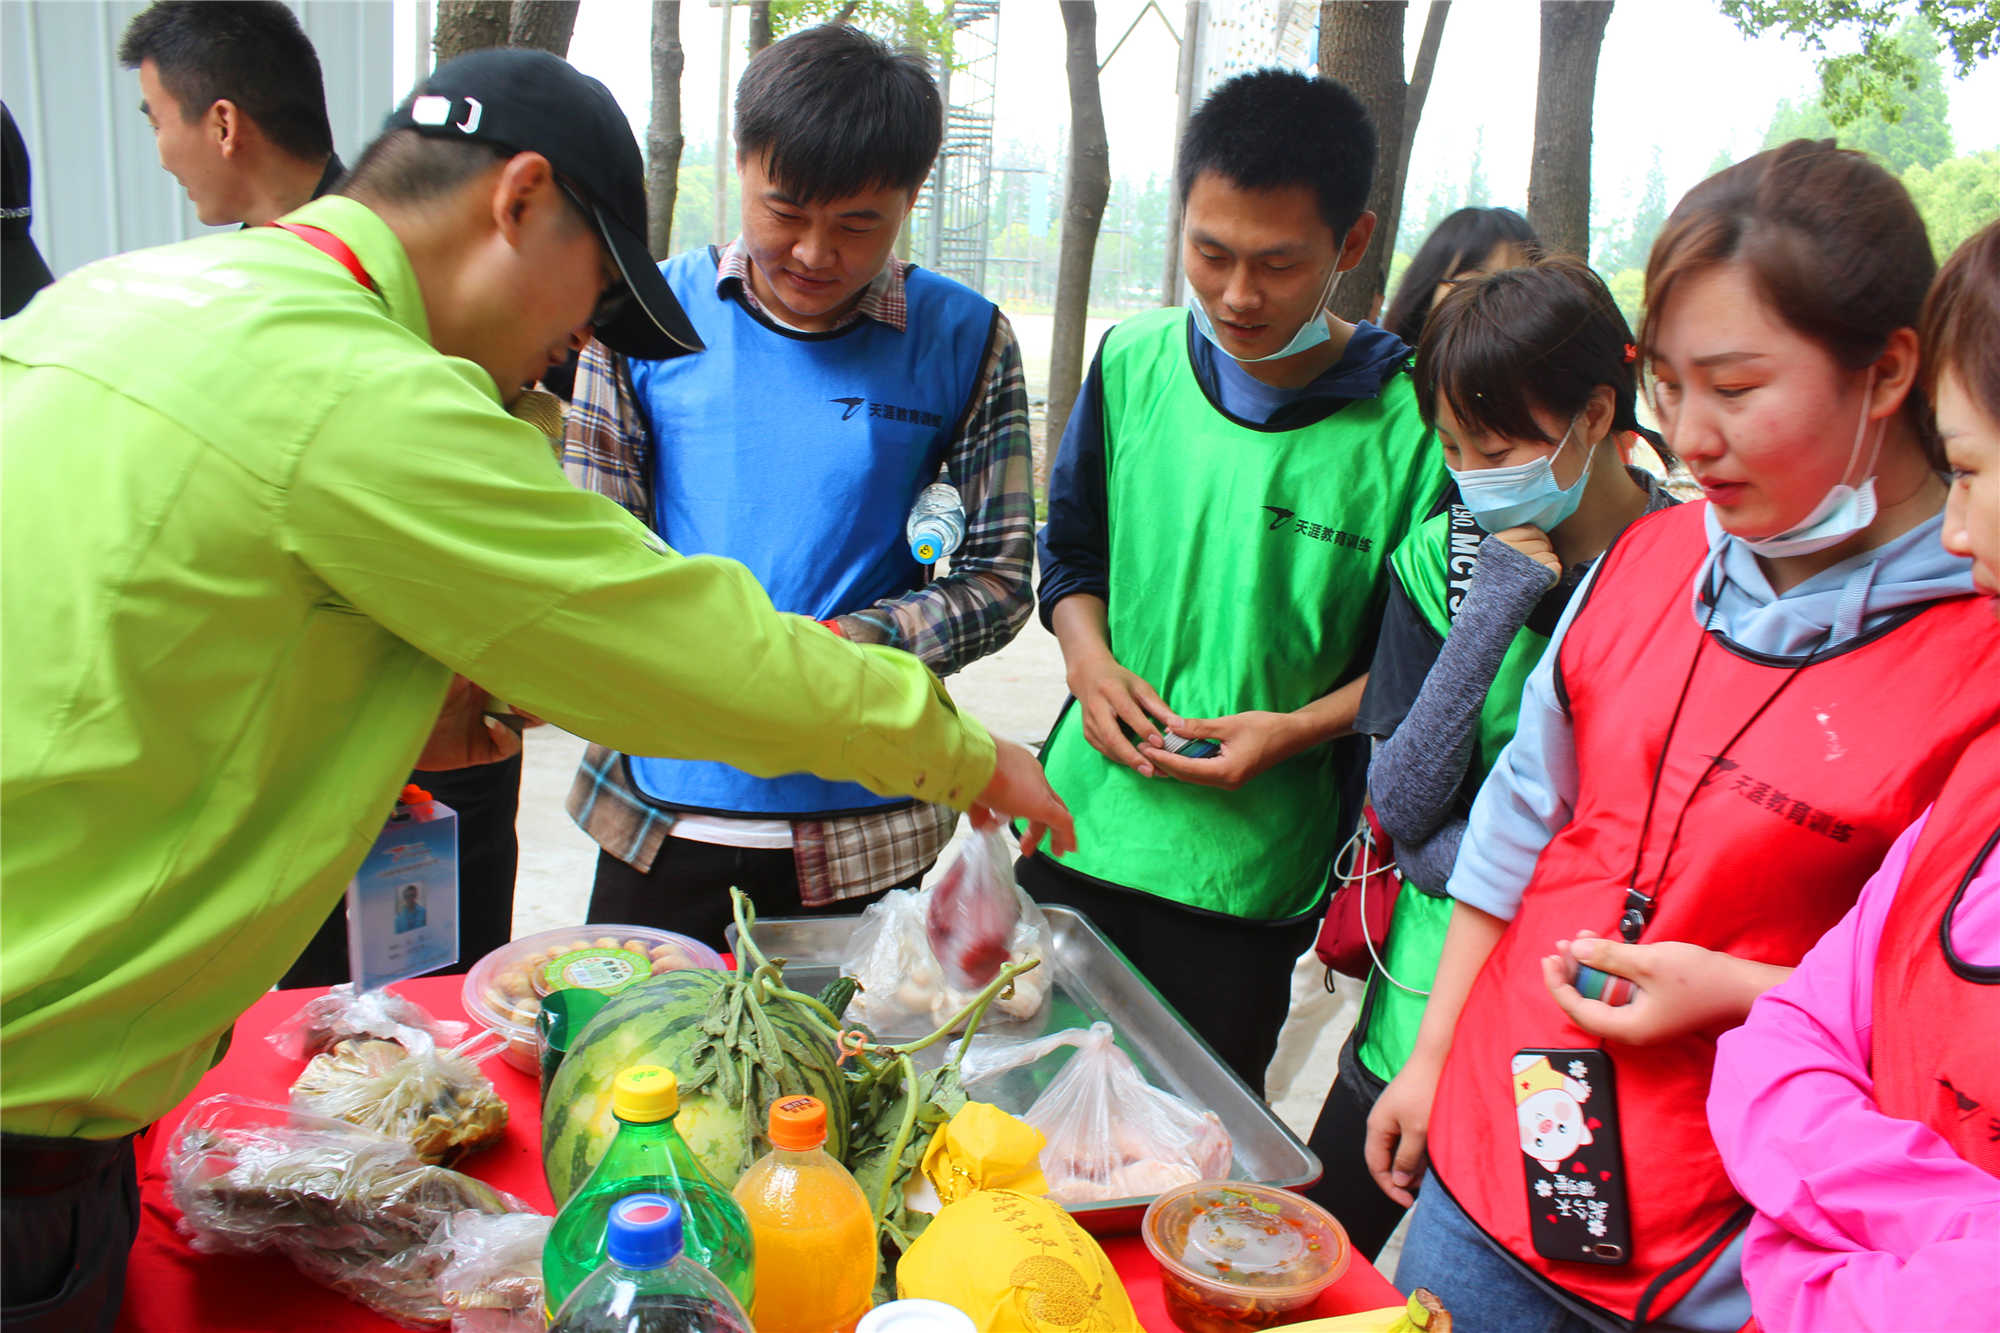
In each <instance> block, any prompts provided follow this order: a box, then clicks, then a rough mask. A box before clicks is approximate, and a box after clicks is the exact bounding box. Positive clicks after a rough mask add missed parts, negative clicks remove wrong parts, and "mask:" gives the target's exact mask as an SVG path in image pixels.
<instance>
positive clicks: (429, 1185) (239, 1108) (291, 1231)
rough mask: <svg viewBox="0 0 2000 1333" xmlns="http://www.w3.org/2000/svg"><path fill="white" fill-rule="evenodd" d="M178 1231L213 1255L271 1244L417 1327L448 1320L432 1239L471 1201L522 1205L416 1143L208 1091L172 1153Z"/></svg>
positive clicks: (495, 1206) (442, 1257)
mask: <svg viewBox="0 0 2000 1333" xmlns="http://www.w3.org/2000/svg"><path fill="white" fill-rule="evenodd" d="M166 1161H167V1189H168V1192H169V1193H170V1194H171V1195H172V1197H173V1201H174V1203H175V1205H176V1206H178V1207H179V1208H180V1210H181V1214H182V1216H181V1221H180V1229H181V1231H182V1232H183V1233H184V1234H185V1235H187V1236H188V1237H189V1238H190V1242H191V1243H192V1244H193V1246H194V1248H195V1249H197V1250H203V1251H207V1252H210V1253H216V1252H226V1251H235V1252H239V1253H245V1254H249V1253H256V1252H258V1251H265V1250H269V1251H275V1252H277V1253H278V1254H281V1255H283V1256H284V1257H285V1258H287V1259H289V1260H290V1261H291V1262H292V1264H293V1266H294V1267H296V1268H297V1269H298V1270H299V1271H300V1272H302V1273H304V1274H305V1275H306V1276H308V1277H310V1278H312V1279H313V1280H315V1281H317V1282H320V1283H323V1284H324V1285H326V1286H329V1287H331V1288H333V1289H334V1290H335V1291H338V1292H340V1293H341V1294H342V1295H344V1296H347V1297H350V1298H351V1299H353V1300H357V1301H359V1302H361V1303H362V1304H363V1305H366V1306H368V1307H369V1308H370V1309H372V1310H374V1311H376V1312H377V1313H379V1314H383V1315H386V1316H388V1317H389V1318H391V1319H394V1320H396V1321H398V1322H399V1323H403V1324H407V1325H409V1326H410V1327H412V1328H423V1327H430V1326H434V1325H440V1324H444V1323H447V1322H449V1321H450V1319H451V1318H452V1314H453V1311H452V1310H451V1309H450V1308H448V1307H447V1306H446V1305H445V1303H444V1302H443V1301H442V1300H440V1299H439V1295H438V1278H439V1275H440V1274H441V1273H442V1272H443V1270H444V1267H445V1264H446V1262H447V1260H448V1259H449V1258H450V1255H449V1253H448V1252H447V1251H445V1250H443V1249H440V1248H439V1247H437V1246H434V1245H432V1244H430V1243H429V1242H430V1241H431V1238H432V1236H433V1235H435V1234H436V1233H437V1231H438V1229H439V1227H440V1225H441V1224H443V1223H444V1222H445V1221H447V1220H448V1219H451V1218H454V1217H456V1216H457V1215H458V1214H460V1213H463V1212H466V1211H468V1210H470V1211H473V1212H477V1213H485V1214H490V1215H491V1214H501V1213H526V1212H531V1211H532V1210H531V1209H530V1208H529V1207H528V1205H526V1204H525V1203H523V1202H521V1200H519V1199H517V1198H515V1197H514V1196H512V1195H511V1194H505V1193H502V1192H501V1191H499V1190H496V1189H494V1188H493V1187H492V1186H490V1185H487V1184H485V1183H483V1182H481V1181H477V1180H474V1179H473V1178H472V1177H470V1176H465V1175H460V1174H459V1173H458V1172H456V1171H448V1170H446V1169H445V1168H443V1167H439V1166H427V1165H425V1164H424V1163H423V1162H421V1161H419V1160H418V1159H417V1157H416V1155H415V1154H414V1153H413V1152H411V1150H410V1145H409V1144H407V1143H401V1142H398V1141H397V1140H395V1139H391V1138H385V1137H384V1136H382V1135H380V1134H376V1133H374V1132H372V1131H370V1130H366V1129H362V1128H361V1127H360V1126H358V1125H350V1124H348V1123H347V1122H346V1121H343V1120H330V1119H327V1118H326V1117H324V1116H316V1115H311V1114H309V1113H307V1112H304V1111H300V1110H298V1109H297V1108H295V1107H289V1106H276V1105H272V1104H270V1103H266V1102H259V1101H254V1100H252V1099H250V1098H247V1097H237V1096H234V1095H231V1094H227V1093H225V1094H223V1095H221V1096H218V1097H210V1098H209V1099H208V1100H206V1101H204V1102H202V1103H200V1104H199V1105H197V1106H196V1107H195V1108H194V1109H193V1110H192V1111H190V1112H188V1116H187V1119H186V1120H185V1121H183V1122H182V1124H181V1127H180V1129H179V1130H177V1131H176V1132H175V1135H174V1138H173V1142H172V1143H171V1144H170V1145H169V1146H168V1150H167V1157H166Z"/></svg>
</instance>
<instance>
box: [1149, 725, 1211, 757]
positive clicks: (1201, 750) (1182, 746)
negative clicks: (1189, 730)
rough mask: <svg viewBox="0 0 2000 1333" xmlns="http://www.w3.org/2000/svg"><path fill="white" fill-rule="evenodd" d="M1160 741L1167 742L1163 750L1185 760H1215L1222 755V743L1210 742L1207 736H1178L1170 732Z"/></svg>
mask: <svg viewBox="0 0 2000 1333" xmlns="http://www.w3.org/2000/svg"><path fill="white" fill-rule="evenodd" d="M1160 739H1161V740H1163V741H1165V742H1166V744H1165V745H1163V746H1162V747H1161V748H1162V749H1164V750H1165V751H1166V752H1167V753H1168V754H1177V755H1179V756H1180V757H1181V758H1183V759H1213V758H1215V756H1217V755H1219V754H1221V753H1222V742H1221V741H1214V740H1209V739H1208V738H1207V737H1205V736H1204V737H1188V736H1176V735H1174V733H1173V732H1171V731H1170V732H1167V733H1166V734H1165V735H1164V736H1162V737H1161V738H1160Z"/></svg>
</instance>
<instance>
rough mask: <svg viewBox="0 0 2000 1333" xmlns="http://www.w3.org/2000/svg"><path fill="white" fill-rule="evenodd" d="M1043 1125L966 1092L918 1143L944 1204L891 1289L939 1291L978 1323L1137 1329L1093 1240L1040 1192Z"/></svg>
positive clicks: (1035, 1328) (1130, 1332) (986, 1327)
mask: <svg viewBox="0 0 2000 1333" xmlns="http://www.w3.org/2000/svg"><path fill="white" fill-rule="evenodd" d="M1041 1137H1042V1136H1041V1135H1040V1134H1038V1133H1037V1132H1036V1131H1035V1130H1034V1129H1033V1128H1032V1127H1030V1126H1028V1125H1025V1124H1023V1123H1022V1122H1020V1121H1019V1120H1017V1119H1016V1118H1015V1117H1013V1116H1010V1115H1007V1114H1006V1113H1005V1112H1003V1111H1001V1110H999V1109H998V1108H997V1107H994V1106H990V1105H986V1104H983V1103H980V1102H968V1103H967V1104H966V1105H965V1106H964V1107H963V1108H962V1109H961V1110H960V1111H959V1112H958V1114H956V1115H955V1116H953V1117H952V1118H951V1119H950V1120H949V1121H947V1122H946V1123H945V1124H944V1125H943V1126H941V1127H940V1128H939V1130H938V1132H937V1135H936V1137H935V1138H934V1139H933V1140H932V1142H931V1145H930V1147H929V1148H927V1149H926V1150H925V1152H924V1157H923V1175H924V1178H925V1179H926V1180H927V1181H928V1182H929V1183H930V1184H931V1186H932V1187H933V1188H934V1189H935V1190H936V1192H937V1196H938V1198H939V1199H940V1200H941V1201H942V1206H941V1207H940V1208H939V1209H938V1214H937V1216H936V1217H934V1218H933V1219H931V1223H930V1225H929V1226H927V1227H926V1228H924V1231H923V1234H922V1235H920V1236H918V1237H917V1238H916V1240H915V1241H913V1242H912V1243H911V1244H910V1247H909V1249H908V1250H906V1251H905V1252H904V1253H903V1257H902V1258H901V1259H900V1260H899V1261H898V1262H897V1265H896V1294H897V1295H898V1296H899V1297H904V1298H921V1299H927V1300H934V1301H943V1302H944V1303H945V1304H946V1305H949V1306H951V1307H952V1308H954V1309H957V1310H962V1311H964V1312H965V1313H966V1314H967V1315H968V1316H970V1317H971V1319H972V1322H973V1325H974V1326H975V1327H976V1328H978V1329H979V1330H980V1333H1052V1331H1053V1330H1058V1329H1059V1330H1064V1333H1135V1331H1136V1330H1137V1329H1138V1327H1139V1319H1138V1316H1137V1315H1136V1314H1135V1313H1133V1310H1132V1301H1131V1298H1130V1297H1129V1296H1127V1295H1126V1294H1125V1288H1124V1286H1123V1285H1122V1284H1121V1283H1120V1282H1119V1280H1118V1271H1117V1269H1115V1268H1114V1267H1112V1264H1111V1260H1110V1258H1109V1257H1108V1256H1107V1255H1106V1254H1105V1253H1104V1251H1103V1249H1102V1248H1101V1247H1100V1246H1099V1245H1098V1243H1097V1242H1096V1241H1095V1240H1093V1239H1092V1238H1091V1237H1090V1235H1089V1234H1088V1233H1087V1232H1085V1231H1084V1229H1083V1228H1082V1227H1080V1226H1078V1225H1077V1224H1076V1220H1075V1219H1074V1218H1072V1217H1071V1216H1070V1215H1069V1214H1068V1213H1066V1212H1064V1211H1063V1210H1062V1209H1061V1208H1060V1207H1059V1206H1057V1205H1056V1204H1054V1203H1052V1202H1050V1201H1049V1200H1047V1199H1044V1198H1040V1197H1038V1195H1039V1192H1040V1189H1041V1177H1040V1175H1039V1173H1038V1172H1036V1171H1035V1169H1034V1167H1035V1155H1036V1150H1037V1148H1039V1147H1040V1142H1039V1141H1040V1139H1041Z"/></svg>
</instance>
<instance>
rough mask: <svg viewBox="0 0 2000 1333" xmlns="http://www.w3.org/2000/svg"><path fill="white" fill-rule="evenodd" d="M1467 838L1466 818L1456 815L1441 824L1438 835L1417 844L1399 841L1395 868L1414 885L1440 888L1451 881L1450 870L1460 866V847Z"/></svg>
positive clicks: (1397, 842)
mask: <svg viewBox="0 0 2000 1333" xmlns="http://www.w3.org/2000/svg"><path fill="white" fill-rule="evenodd" d="M1464 838H1465V816H1463V815H1453V816H1451V817H1450V818H1448V819H1446V820H1445V821H1444V823H1442V824H1440V825H1438V830H1437V832H1435V833H1433V834H1431V836H1430V837H1428V838H1424V839H1422V840H1421V841H1418V842H1405V841H1403V840H1402V839H1401V838H1398V839H1397V840H1396V866H1397V868H1398V869H1400V870H1401V871H1402V872H1403V878H1404V879H1407V880H1409V881H1410V882H1411V883H1412V884H1427V885H1435V886H1438V887H1439V888H1440V889H1442V887H1443V886H1444V885H1446V884H1448V883H1450V882H1451V868H1452V867H1453V866H1455V865H1457V864H1458V844H1459V843H1460V842H1461V841H1462V840H1463V839H1464Z"/></svg>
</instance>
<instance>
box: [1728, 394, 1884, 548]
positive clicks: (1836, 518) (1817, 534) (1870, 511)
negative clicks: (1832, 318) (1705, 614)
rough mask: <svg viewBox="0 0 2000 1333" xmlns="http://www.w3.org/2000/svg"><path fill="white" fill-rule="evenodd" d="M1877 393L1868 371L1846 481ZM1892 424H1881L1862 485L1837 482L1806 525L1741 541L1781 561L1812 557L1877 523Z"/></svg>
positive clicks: (1869, 454) (1843, 472)
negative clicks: (1878, 487)
mask: <svg viewBox="0 0 2000 1333" xmlns="http://www.w3.org/2000/svg"><path fill="white" fill-rule="evenodd" d="M1874 391H1875V371H1874V369H1873V368H1872V367H1871V368H1870V369H1869V371H1868V384H1867V387H1865V388H1864V389H1863V390H1862V391H1861V420H1860V421H1859V422H1857V423H1856V424H1855V427H1854V447H1853V448H1852V449H1850V450H1848V453H1847V467H1846V468H1845V469H1844V470H1843V471H1842V472H1841V476H1842V477H1843V478H1845V477H1846V476H1847V474H1848V473H1849V472H1852V471H1853V470H1854V460H1855V459H1857V458H1859V457H1860V456H1861V440H1862V437H1863V436H1865V435H1866V434H1867V433H1868V405H1869V403H1870V401H1871V399H1872V395H1873V394H1874ZM1888 429H1889V422H1888V420H1887V418H1884V419H1883V420H1882V421H1881V422H1879V423H1878V424H1877V429H1876V432H1875V443H1874V446H1873V447H1872V448H1870V449H1869V451H1868V468H1867V473H1868V475H1867V476H1866V477H1864V478H1863V479H1862V481H1861V484H1860V485H1859V486H1850V485H1848V484H1847V482H1846V481H1845V480H1842V481H1840V482H1838V483H1836V484H1835V485H1834V487H1833V489H1832V490H1830V491H1828V492H1827V493H1826V494H1825V495H1824V496H1823V497H1821V499H1820V502H1819V503H1818V504H1816V505H1814V506H1813V508H1812V512H1811V513H1809V514H1807V515H1806V516H1805V519H1804V521H1803V522H1801V523H1799V524H1797V525H1796V526H1794V527H1792V528H1790V529H1788V530H1786V531H1784V532H1780V533H1777V534H1775V535H1773V536H1770V537H1757V538H1750V537H1738V538H1737V540H1738V541H1740V542H1742V543H1743V544H1744V545H1745V546H1747V547H1749V548H1750V549H1751V550H1753V551H1755V552H1756V553H1757V554H1758V555H1761V556H1765V557H1767V558H1769V559H1773V560H1778V559H1783V558H1784V557H1786V556H1792V555H1812V554H1814V553H1816V552H1819V551H1824V550H1826V549H1828V548H1829V547H1833V546H1838V545H1840V543H1842V542H1844V541H1846V540H1847V539H1848V538H1849V537H1852V536H1853V535H1854V534H1855V533H1857V532H1860V531H1861V530H1862V529H1864V528H1866V527H1867V526H1868V525H1869V524H1871V523H1873V522H1874V521H1875V515H1876V512H1877V508H1876V502H1875V464H1876V463H1877V462H1878V461H1879V460H1880V458H1881V455H1882V437H1883V436H1884V435H1886V434H1887V433H1888Z"/></svg>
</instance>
